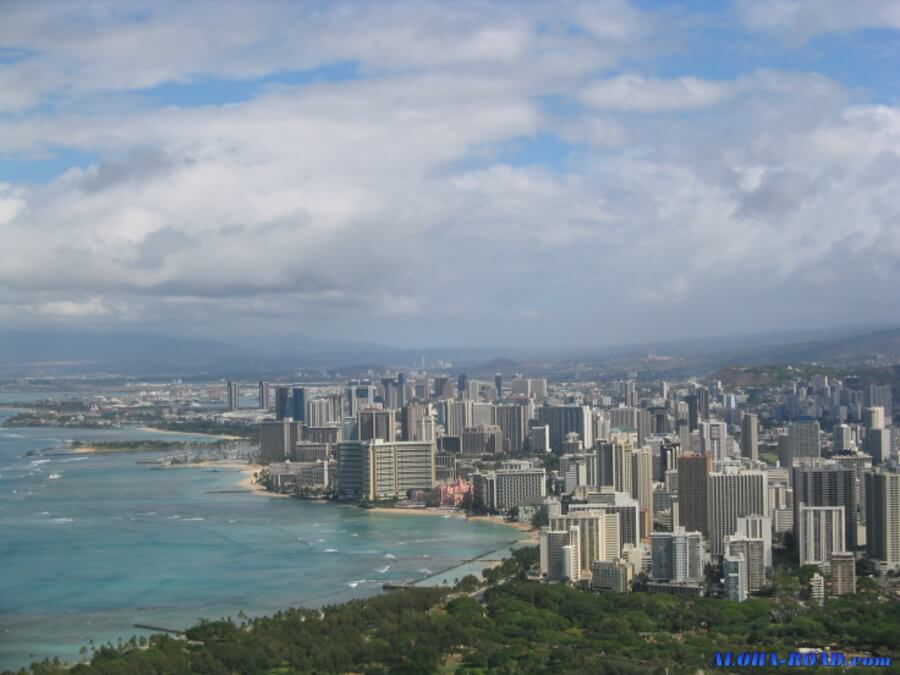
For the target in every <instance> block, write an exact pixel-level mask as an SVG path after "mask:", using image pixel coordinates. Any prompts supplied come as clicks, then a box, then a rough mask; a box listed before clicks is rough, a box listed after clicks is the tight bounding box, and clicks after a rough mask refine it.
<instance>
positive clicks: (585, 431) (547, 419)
mask: <svg viewBox="0 0 900 675" xmlns="http://www.w3.org/2000/svg"><path fill="white" fill-rule="evenodd" d="M537 413H538V415H537V416H538V423H539V424H543V425H546V426H548V427H549V428H550V447H551V448H553V449H554V450H557V449H559V450H561V449H562V447H563V441H564V440H565V438H566V434H568V433H571V432H573V431H574V432H575V433H576V434H578V436H579V437H580V438H581V441H582V443H583V444H584V447H586V448H590V447H591V446H593V445H594V437H593V419H592V417H591V409H590V407H589V406H586V405H553V406H551V405H544V406H541V407H540V408H538V410H537Z"/></svg>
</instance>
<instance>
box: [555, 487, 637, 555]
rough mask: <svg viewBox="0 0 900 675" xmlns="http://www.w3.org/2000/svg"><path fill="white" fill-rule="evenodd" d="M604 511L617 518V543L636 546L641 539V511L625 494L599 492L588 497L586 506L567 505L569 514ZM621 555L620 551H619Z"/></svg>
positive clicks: (635, 502)
mask: <svg viewBox="0 0 900 675" xmlns="http://www.w3.org/2000/svg"><path fill="white" fill-rule="evenodd" d="M600 509H602V510H605V511H606V512H607V513H615V514H618V516H619V542H620V545H621V546H622V547H624V546H625V545H626V544H629V545H631V546H637V545H638V544H639V543H640V539H641V509H640V505H639V504H638V502H637V500H636V499H634V498H633V497H632V496H631V495H629V494H628V493H627V492H599V493H592V494H589V495H588V503H587V504H569V513H574V512H577V511H594V510H600ZM620 553H621V551H620Z"/></svg>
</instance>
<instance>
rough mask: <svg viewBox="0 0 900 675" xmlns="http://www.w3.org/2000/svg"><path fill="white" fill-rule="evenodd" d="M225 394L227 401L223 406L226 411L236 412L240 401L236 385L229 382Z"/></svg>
mask: <svg viewBox="0 0 900 675" xmlns="http://www.w3.org/2000/svg"><path fill="white" fill-rule="evenodd" d="M226 393H227V396H226V398H227V401H226V402H225V405H226V407H227V408H228V410H237V409H238V408H240V407H241V401H240V392H239V390H238V383H237V382H232V381H230V380H229V381H228V387H227V392H226Z"/></svg>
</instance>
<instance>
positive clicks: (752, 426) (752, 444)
mask: <svg viewBox="0 0 900 675" xmlns="http://www.w3.org/2000/svg"><path fill="white" fill-rule="evenodd" d="M741 456H742V457H747V458H748V459H752V460H753V461H754V462H755V461H756V460H758V459H759V416H758V415H756V413H744V417H743V419H742V420H741Z"/></svg>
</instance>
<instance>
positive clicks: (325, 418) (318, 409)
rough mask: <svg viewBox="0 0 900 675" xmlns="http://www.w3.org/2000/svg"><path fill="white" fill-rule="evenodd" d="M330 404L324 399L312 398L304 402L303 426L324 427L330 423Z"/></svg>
mask: <svg viewBox="0 0 900 675" xmlns="http://www.w3.org/2000/svg"><path fill="white" fill-rule="evenodd" d="M333 421H335V420H332V418H331V403H330V402H329V400H328V399H326V398H314V399H311V400H309V401H307V402H306V417H305V418H304V424H306V425H307V426H310V427H324V426H325V425H327V424H328V423H330V422H333Z"/></svg>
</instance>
